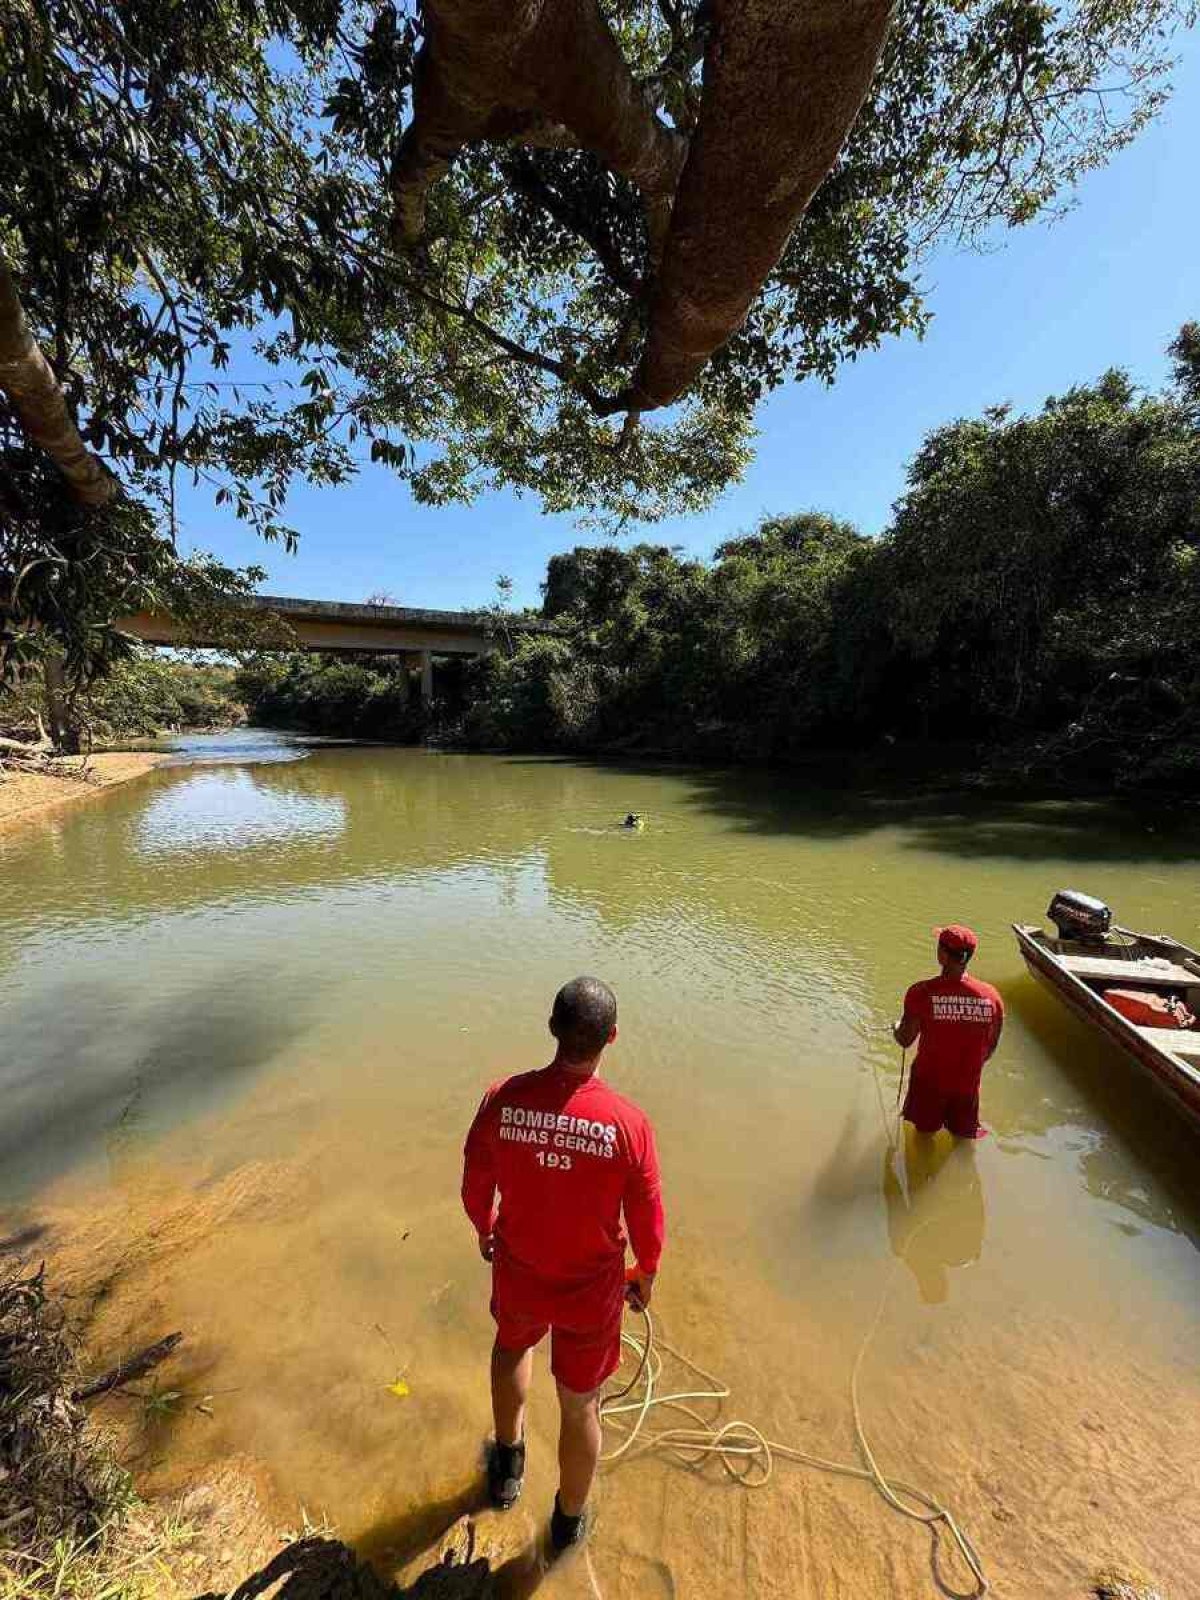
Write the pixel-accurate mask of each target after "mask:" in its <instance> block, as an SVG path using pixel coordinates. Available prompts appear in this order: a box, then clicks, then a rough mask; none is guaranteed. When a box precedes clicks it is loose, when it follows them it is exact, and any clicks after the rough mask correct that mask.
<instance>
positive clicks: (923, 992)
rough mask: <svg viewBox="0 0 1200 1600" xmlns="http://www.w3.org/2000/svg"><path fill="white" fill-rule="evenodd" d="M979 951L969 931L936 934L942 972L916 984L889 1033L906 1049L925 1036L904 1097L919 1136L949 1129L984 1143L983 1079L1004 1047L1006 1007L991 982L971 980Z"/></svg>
mask: <svg viewBox="0 0 1200 1600" xmlns="http://www.w3.org/2000/svg"><path fill="white" fill-rule="evenodd" d="M978 947H979V940H978V939H977V938H976V936H975V934H974V933H972V931H971V929H970V928H964V927H963V926H962V924H961V923H954V924H952V925H951V926H950V927H948V928H940V929H939V930H938V944H937V958H938V965H939V966H940V967H941V969H942V970H941V974H940V976H938V977H936V978H926V979H925V981H924V982H922V983H914V984H913V986H912V988H911V989H910V990H909V991H908V993H907V994H906V995H905V996H904V1014H903V1016H902V1017H901V1018H900V1020H899V1021H898V1022H897V1023H896V1025H895V1026H894V1027H893V1029H892V1034H893V1036H894V1038H895V1040H896V1043H897V1044H898V1045H901V1046H903V1048H904V1049H907V1048H908V1046H909V1045H910V1044H912V1043H914V1042H915V1041H916V1040H917V1039H920V1041H921V1042H920V1046H919V1047H918V1050H917V1059H916V1060H915V1061H914V1062H913V1069H912V1078H911V1080H910V1081H909V1085H908V1094H907V1095H906V1096H905V1100H904V1117H905V1120H906V1121H908V1122H911V1123H912V1125H913V1126H914V1127H915V1128H916V1129H917V1131H918V1132H919V1133H936V1132H937V1131H938V1129H939V1128H948V1129H949V1130H950V1132H951V1133H952V1134H954V1135H955V1137H956V1138H959V1139H979V1138H982V1136H983V1134H984V1132H985V1130H984V1129H983V1128H981V1127H980V1124H979V1079H980V1077H981V1075H982V1073H983V1067H984V1063H985V1062H986V1061H987V1060H988V1058H989V1057H990V1056H991V1055H992V1053H993V1051H994V1050H995V1048H996V1046H997V1044H998V1043H999V1042H1000V1030H1001V1028H1002V1027H1003V1026H1004V1002H1003V1001H1002V1000H1001V998H1000V995H999V993H998V992H997V991H996V990H995V989H993V987H992V985H991V984H990V983H982V982H981V981H980V980H979V979H978V978H969V977H968V976H967V964H968V962H969V961H970V959H971V957H972V956H973V955H974V954H975V951H976V950H977V949H978Z"/></svg>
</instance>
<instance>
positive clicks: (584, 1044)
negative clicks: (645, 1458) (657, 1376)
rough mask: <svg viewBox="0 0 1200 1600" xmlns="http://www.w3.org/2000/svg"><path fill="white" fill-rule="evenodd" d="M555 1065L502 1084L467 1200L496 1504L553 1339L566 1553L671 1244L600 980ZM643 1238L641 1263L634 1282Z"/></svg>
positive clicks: (581, 985) (581, 981) (580, 1530)
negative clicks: (481, 1287) (485, 1307)
mask: <svg viewBox="0 0 1200 1600" xmlns="http://www.w3.org/2000/svg"><path fill="white" fill-rule="evenodd" d="M550 1032H551V1034H552V1035H553V1036H554V1038H555V1039H556V1041H557V1043H558V1049H557V1052H556V1054H555V1057H554V1060H553V1061H552V1062H551V1063H550V1065H549V1066H548V1067H543V1068H542V1069H541V1070H540V1071H538V1072H525V1073H521V1074H520V1075H519V1076H517V1077H514V1078H508V1079H507V1080H506V1081H505V1082H503V1083H499V1084H495V1085H493V1087H492V1088H491V1089H489V1090H488V1092H487V1094H486V1095H485V1096H484V1098H483V1103H482V1105H481V1106H480V1108H479V1111H478V1112H477V1113H476V1116H475V1121H474V1122H473V1123H472V1125H471V1131H470V1133H469V1134H468V1135H467V1143H466V1150H465V1152H464V1161H463V1185H462V1197H463V1205H464V1207H465V1208H466V1212H467V1215H468V1216H469V1217H470V1219H471V1221H472V1222H473V1223H474V1225H475V1229H476V1232H477V1233H478V1235H479V1249H480V1253H481V1255H482V1256H483V1259H484V1260H485V1261H490V1262H491V1264H492V1316H493V1317H494V1318H495V1320H496V1342H495V1345H494V1346H493V1349H492V1412H493V1416H494V1419H495V1425H496V1438H495V1443H494V1445H493V1446H492V1447H491V1449H490V1451H489V1456H488V1491H489V1494H490V1497H491V1500H492V1503H493V1505H495V1506H497V1507H499V1508H501V1509H504V1510H506V1509H508V1508H509V1507H510V1506H512V1505H514V1504H515V1503H516V1500H517V1498H518V1496H519V1495H520V1493H521V1482H522V1478H523V1476H524V1471H525V1426H524V1424H525V1400H526V1396H527V1395H528V1392H529V1381H530V1378H531V1376H532V1372H533V1347H534V1345H536V1344H538V1343H539V1342H540V1341H541V1340H542V1339H543V1338H544V1337H545V1335H546V1333H547V1332H549V1333H550V1337H551V1345H550V1370H551V1372H552V1373H553V1374H554V1377H555V1379H556V1381H557V1384H558V1401H559V1409H560V1413H561V1418H560V1430H559V1443H558V1460H559V1474H560V1475H559V1489H558V1494H557V1495H556V1497H555V1502H554V1514H553V1516H552V1518H551V1522H550V1539H551V1545H552V1548H553V1549H554V1551H555V1552H556V1553H558V1552H561V1551H563V1550H565V1549H567V1548H568V1547H569V1546H570V1545H573V1544H577V1543H579V1541H580V1540H581V1539H582V1538H583V1537H584V1534H585V1531H586V1519H585V1509H586V1506H587V1499H588V1494H589V1491H590V1489H591V1486H592V1479H593V1477H594V1476H595V1472H596V1464H597V1462H598V1460H599V1457H600V1389H601V1387H602V1385H603V1384H604V1383H605V1382H606V1381H607V1380H608V1379H609V1378H610V1377H611V1376H612V1374H613V1373H614V1372H615V1371H616V1369H617V1366H618V1364H619V1362H620V1359H621V1313H622V1310H623V1307H624V1303H625V1300H626V1299H627V1298H628V1299H629V1300H630V1301H631V1302H632V1303H635V1304H637V1303H640V1304H642V1305H648V1304H649V1302H650V1295H651V1291H652V1288H653V1284H654V1275H655V1273H656V1271H657V1270H658V1261H659V1256H660V1255H661V1254H662V1246H663V1208H662V1199H661V1193H660V1185H659V1172H658V1155H657V1152H656V1150H655V1146H654V1131H653V1129H652V1128H651V1126H650V1123H649V1121H648V1120H647V1118H646V1117H645V1116H644V1115H643V1113H642V1112H641V1111H639V1110H638V1108H637V1107H636V1106H635V1105H633V1104H632V1103H631V1102H630V1101H628V1100H626V1099H625V1098H624V1097H623V1096H621V1095H619V1094H617V1092H616V1091H615V1090H614V1089H610V1088H609V1086H608V1084H607V1083H605V1082H603V1080H602V1079H601V1078H600V1076H599V1073H598V1071H597V1068H598V1067H599V1065H600V1057H601V1055H602V1054H603V1052H604V1050H605V1047H606V1046H607V1045H610V1044H612V1043H613V1041H614V1040H615V1039H616V1037H617V1001H616V996H615V995H614V994H613V992H612V990H611V989H610V988H609V987H608V985H607V984H606V983H602V982H601V981H600V980H599V979H598V978H576V979H575V980H574V981H573V982H571V983H568V984H566V985H565V986H564V987H563V988H562V989H560V990H559V992H558V994H557V996H556V997H555V1001H554V1009H553V1011H552V1012H551V1015H550ZM622 1217H624V1226H625V1228H626V1229H628V1232H629V1240H630V1244H631V1245H632V1249H633V1254H634V1259H635V1262H636V1267H635V1268H634V1270H633V1271H632V1272H631V1273H629V1274H628V1275H627V1274H626V1269H625V1244H626V1240H625V1233H624V1232H623V1231H622Z"/></svg>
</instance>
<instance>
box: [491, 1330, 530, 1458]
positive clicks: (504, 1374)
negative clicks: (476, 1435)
mask: <svg viewBox="0 0 1200 1600" xmlns="http://www.w3.org/2000/svg"><path fill="white" fill-rule="evenodd" d="M532 1377H533V1351H532V1349H529V1350H502V1349H501V1348H500V1346H499V1345H498V1344H494V1345H493V1346H492V1419H493V1421H494V1422H495V1424H496V1443H497V1444H507V1445H513V1444H520V1443H521V1441H522V1439H524V1437H525V1402H526V1400H527V1399H528V1398H529V1384H530V1380H531V1379H532Z"/></svg>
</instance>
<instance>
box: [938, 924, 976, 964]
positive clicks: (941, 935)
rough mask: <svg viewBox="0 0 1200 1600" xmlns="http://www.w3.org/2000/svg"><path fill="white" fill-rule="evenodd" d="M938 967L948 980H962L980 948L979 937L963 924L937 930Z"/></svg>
mask: <svg viewBox="0 0 1200 1600" xmlns="http://www.w3.org/2000/svg"><path fill="white" fill-rule="evenodd" d="M937 941H938V944H937V956H938V965H939V966H940V967H941V969H942V973H943V975H944V976H945V977H947V978H961V977H962V975H963V973H964V972H965V971H966V970H967V963H968V962H969V961H970V959H971V957H972V956H973V955H974V954H975V952H976V950H977V949H978V948H979V939H978V936H977V935H976V934H975V933H974V932H973V931H972V930H971V929H970V928H968V927H965V926H964V925H963V924H962V923H961V922H952V923H951V924H950V926H949V927H947V928H939V929H938V930H937Z"/></svg>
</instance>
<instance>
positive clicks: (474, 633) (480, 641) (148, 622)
mask: <svg viewBox="0 0 1200 1600" xmlns="http://www.w3.org/2000/svg"><path fill="white" fill-rule="evenodd" d="M236 604H237V605H239V606H241V607H243V608H245V609H246V610H250V611H264V612H269V613H272V614H273V615H275V616H277V617H280V618H282V619H283V621H285V622H286V623H287V624H288V626H289V628H290V629H291V631H292V633H293V634H294V635H295V639H296V648H298V649H301V650H328V651H331V652H338V653H342V652H353V651H359V652H361V653H362V654H363V655H373V656H381V655H395V656H404V657H405V658H406V659H407V660H408V661H409V662H410V663H411V664H412V665H413V666H415V667H417V668H418V669H419V671H420V674H421V697H422V699H423V700H425V701H426V703H428V701H429V700H430V699H431V697H432V693H433V658H434V656H482V655H486V654H487V653H488V652H489V651H490V650H493V649H495V646H496V639H495V634H494V630H493V629H492V627H491V625H490V624H488V623H486V622H485V621H484V620H483V619H482V618H481V617H480V615H479V613H478V612H474V611H422V610H418V609H414V608H413V607H411V606H376V605H355V604H351V603H349V602H346V601H343V600H297V599H294V598H292V597H290V596H287V595H272V594H260V595H250V596H247V597H246V598H244V599H242V600H239V601H237V602H236ZM117 626H118V627H119V628H120V629H121V631H122V632H123V633H128V634H132V635H133V636H134V638H136V639H140V640H141V641H142V642H143V644H152V645H180V646H182V645H187V646H200V647H205V646H209V647H214V648H218V649H219V648H220V647H221V645H222V642H223V641H222V640H221V639H219V638H216V637H214V638H211V639H206V638H203V637H199V636H197V634H196V633H195V631H194V630H193V629H188V630H185V629H183V628H181V627H180V625H179V624H178V623H177V622H176V621H175V620H174V618H173V617H168V616H162V615H159V614H157V613H153V612H149V611H139V612H137V613H136V614H135V615H133V616H127V617H121V618H119V619H118V621H117ZM508 627H509V628H510V630H511V631H513V632H525V633H528V632H531V631H532V632H541V631H542V630H543V629H545V628H547V624H545V623H539V622H530V621H527V620H525V619H523V618H522V619H520V620H515V619H514V621H512V622H511V623H509V624H508Z"/></svg>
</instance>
